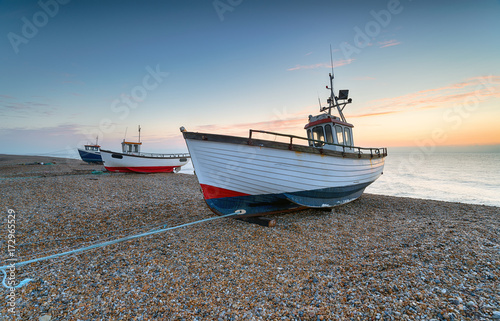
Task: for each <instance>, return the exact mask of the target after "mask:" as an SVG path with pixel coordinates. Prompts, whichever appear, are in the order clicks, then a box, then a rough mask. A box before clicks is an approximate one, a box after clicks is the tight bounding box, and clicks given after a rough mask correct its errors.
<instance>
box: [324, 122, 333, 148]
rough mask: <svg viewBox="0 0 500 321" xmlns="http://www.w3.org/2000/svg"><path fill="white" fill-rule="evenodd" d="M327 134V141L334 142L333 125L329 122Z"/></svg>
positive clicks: (326, 126) (326, 128)
mask: <svg viewBox="0 0 500 321" xmlns="http://www.w3.org/2000/svg"><path fill="white" fill-rule="evenodd" d="M325 136H326V142H327V143H330V144H333V133H332V126H331V125H329V124H326V125H325Z"/></svg>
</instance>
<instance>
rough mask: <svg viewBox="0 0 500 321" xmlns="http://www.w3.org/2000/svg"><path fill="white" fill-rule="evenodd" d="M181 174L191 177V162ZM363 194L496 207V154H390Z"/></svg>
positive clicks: (499, 198)
mask: <svg viewBox="0 0 500 321" xmlns="http://www.w3.org/2000/svg"><path fill="white" fill-rule="evenodd" d="M180 172H181V173H186V174H193V173H194V171H193V165H192V163H191V162H189V163H188V164H186V165H185V166H184V167H183V168H182V169H181V171H180ZM365 192H366V193H370V194H380V195H389V196H403V197H411V198H421V199H432V200H438V201H448V202H460V203H467V204H480V205H489V206H497V207H500V153H481V152H479V153H437V152H432V153H430V152H425V151H423V150H414V151H412V152H402V153H391V151H390V150H389V155H388V156H387V157H386V159H385V167H384V174H383V175H382V176H381V177H380V178H379V179H378V180H376V181H375V182H374V183H373V184H371V185H370V186H368V187H367V188H366V190H365Z"/></svg>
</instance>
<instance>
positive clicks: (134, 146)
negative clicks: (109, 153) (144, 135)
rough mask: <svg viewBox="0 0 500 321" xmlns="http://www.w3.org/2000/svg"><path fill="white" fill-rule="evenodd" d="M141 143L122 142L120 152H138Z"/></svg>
mask: <svg viewBox="0 0 500 321" xmlns="http://www.w3.org/2000/svg"><path fill="white" fill-rule="evenodd" d="M141 145H142V143H135V142H126V141H125V140H123V142H122V153H124V154H140V152H141Z"/></svg>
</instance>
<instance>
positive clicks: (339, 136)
mask: <svg viewBox="0 0 500 321" xmlns="http://www.w3.org/2000/svg"><path fill="white" fill-rule="evenodd" d="M335 132H336V134H337V144H339V145H344V131H343V130H342V126H339V125H335Z"/></svg>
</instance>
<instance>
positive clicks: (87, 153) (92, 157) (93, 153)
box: [78, 138, 102, 164]
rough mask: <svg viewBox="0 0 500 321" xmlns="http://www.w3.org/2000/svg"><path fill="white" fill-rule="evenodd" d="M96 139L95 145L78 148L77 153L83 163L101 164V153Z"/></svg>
mask: <svg viewBox="0 0 500 321" xmlns="http://www.w3.org/2000/svg"><path fill="white" fill-rule="evenodd" d="M97 141H98V138H96V141H95V144H88V145H83V147H84V149H81V148H78V153H79V154H80V157H81V158H82V160H83V161H84V162H87V163H90V164H102V158H101V152H100V150H99V148H100V147H101V146H99V145H98V144H97Z"/></svg>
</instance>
